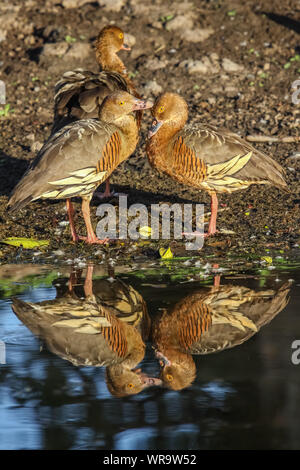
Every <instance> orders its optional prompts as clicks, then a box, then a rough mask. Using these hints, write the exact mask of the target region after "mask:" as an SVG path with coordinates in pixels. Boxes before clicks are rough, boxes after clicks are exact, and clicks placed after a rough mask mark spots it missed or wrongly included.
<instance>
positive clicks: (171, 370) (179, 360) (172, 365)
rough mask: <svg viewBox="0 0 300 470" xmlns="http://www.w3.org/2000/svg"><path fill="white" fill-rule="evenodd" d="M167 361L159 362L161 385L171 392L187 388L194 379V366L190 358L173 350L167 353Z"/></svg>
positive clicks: (186, 354) (188, 355)
mask: <svg viewBox="0 0 300 470" xmlns="http://www.w3.org/2000/svg"><path fill="white" fill-rule="evenodd" d="M167 354H168V360H167V361H162V360H161V361H160V364H161V366H162V369H161V373H160V378H161V380H162V382H163V385H164V386H165V387H167V388H170V389H171V390H182V389H184V388H187V387H189V386H190V385H191V384H192V383H193V382H194V380H195V377H196V366H195V363H194V360H193V358H192V356H191V355H190V354H188V353H184V352H181V351H178V350H175V349H170V350H169V351H168V353H167Z"/></svg>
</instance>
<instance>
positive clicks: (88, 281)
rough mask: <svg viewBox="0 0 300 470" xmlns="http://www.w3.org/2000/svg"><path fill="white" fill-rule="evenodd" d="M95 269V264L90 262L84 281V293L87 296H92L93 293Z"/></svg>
mask: <svg viewBox="0 0 300 470" xmlns="http://www.w3.org/2000/svg"><path fill="white" fill-rule="evenodd" d="M93 269H94V266H92V265H91V264H89V265H88V267H87V272H86V276H85V281H84V294H85V296H86V297H91V296H92V295H93Z"/></svg>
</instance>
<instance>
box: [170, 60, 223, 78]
mask: <svg viewBox="0 0 300 470" xmlns="http://www.w3.org/2000/svg"><path fill="white" fill-rule="evenodd" d="M179 65H180V67H185V68H187V71H188V73H189V75H193V74H198V73H200V74H201V75H207V74H215V73H218V72H219V70H220V67H219V65H218V64H217V63H213V62H212V61H211V60H210V59H209V58H208V57H203V59H202V60H192V59H189V60H184V61H183V62H181V64H179Z"/></svg>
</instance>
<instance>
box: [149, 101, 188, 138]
mask: <svg viewBox="0 0 300 470" xmlns="http://www.w3.org/2000/svg"><path fill="white" fill-rule="evenodd" d="M152 116H153V117H154V120H153V122H152V126H151V128H150V130H149V133H148V137H149V138H151V137H153V136H154V135H155V134H156V133H157V132H158V131H159V130H160V132H161V133H163V132H167V131H168V133H171V134H172V133H174V134H175V133H176V132H177V131H178V130H180V129H182V127H183V126H184V125H185V123H186V121H187V118H188V106H187V103H186V101H185V100H184V99H183V98H182V97H181V96H180V95H178V94H177V93H163V94H162V95H161V96H159V97H158V98H157V99H156V101H155V103H154V105H153V108H152Z"/></svg>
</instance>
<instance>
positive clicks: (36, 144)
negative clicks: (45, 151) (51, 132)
mask: <svg viewBox="0 0 300 470" xmlns="http://www.w3.org/2000/svg"><path fill="white" fill-rule="evenodd" d="M42 147H43V144H42V142H39V141H38V140H36V141H35V142H33V143H32V144H31V145H30V150H31V152H33V153H36V152H39V151H40V150H41V148H42Z"/></svg>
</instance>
